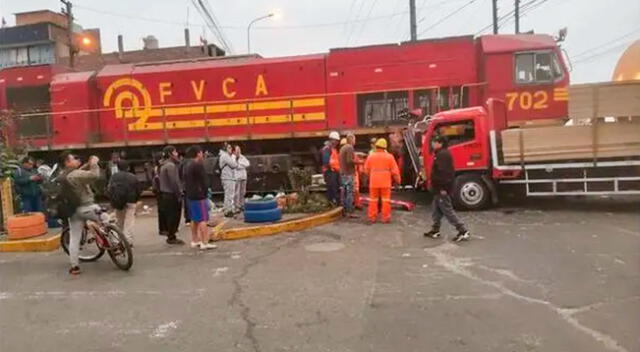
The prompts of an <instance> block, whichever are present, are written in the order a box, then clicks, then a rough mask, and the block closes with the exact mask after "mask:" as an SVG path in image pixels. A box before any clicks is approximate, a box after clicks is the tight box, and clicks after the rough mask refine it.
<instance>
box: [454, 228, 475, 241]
mask: <svg viewBox="0 0 640 352" xmlns="http://www.w3.org/2000/svg"><path fill="white" fill-rule="evenodd" d="M469 238H471V234H470V233H469V231H466V230H465V231H460V232H458V235H456V237H454V238H453V241H454V242H461V241H468V240H469Z"/></svg>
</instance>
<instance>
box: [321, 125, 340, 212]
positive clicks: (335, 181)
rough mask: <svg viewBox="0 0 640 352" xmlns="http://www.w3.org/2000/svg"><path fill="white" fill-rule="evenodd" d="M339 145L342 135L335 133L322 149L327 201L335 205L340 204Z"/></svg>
mask: <svg viewBox="0 0 640 352" xmlns="http://www.w3.org/2000/svg"><path fill="white" fill-rule="evenodd" d="M338 143H340V134H339V133H338V132H336V131H333V132H331V133H330V134H329V141H328V142H327V143H326V145H325V147H324V148H322V173H323V175H324V182H325V184H326V185H327V199H328V200H329V202H331V203H333V205H339V204H340V159H339V157H338Z"/></svg>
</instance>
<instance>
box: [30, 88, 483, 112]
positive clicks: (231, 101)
mask: <svg viewBox="0 0 640 352" xmlns="http://www.w3.org/2000/svg"><path fill="white" fill-rule="evenodd" d="M480 84H481V83H480ZM437 88H440V87H439V86H418V87H404V88H394V89H385V90H362V91H348V92H335V93H317V94H300V95H285V96H271V97H261V98H245V99H226V100H209V101H199V102H198V103H197V104H195V103H193V102H189V103H176V104H160V105H151V106H149V107H148V108H150V109H163V108H170V107H183V106H193V105H198V106H200V105H211V104H223V103H224V104H229V103H250V102H263V101H270V100H274V99H278V100H290V99H302V98H313V97H315V98H317V97H325V98H326V97H334V96H343V95H358V94H370V93H382V92H400V91H410V90H423V89H437ZM115 110H117V108H115V107H113V108H97V109H79V110H67V111H56V112H53V111H52V112H50V113H49V114H50V115H62V114H80V113H91V112H110V111H115ZM31 115H37V114H32V113H26V114H19V115H18V116H24V117H28V116H31Z"/></svg>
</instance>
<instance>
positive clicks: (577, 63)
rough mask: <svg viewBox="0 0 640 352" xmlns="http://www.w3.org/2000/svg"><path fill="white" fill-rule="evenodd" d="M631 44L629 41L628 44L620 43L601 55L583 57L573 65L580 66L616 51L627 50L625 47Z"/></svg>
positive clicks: (600, 53)
mask: <svg viewBox="0 0 640 352" xmlns="http://www.w3.org/2000/svg"><path fill="white" fill-rule="evenodd" d="M629 44H630V42H628V41H627V42H624V43H620V44H618V45H616V46H614V47H611V48H609V49H606V50H604V51H601V52H599V53H595V54H593V55H589V56H584V57H581V58H579V59H577V60H575V61H574V62H573V63H574V64H576V65H580V64H583V63H585V62H589V61H592V60H593V59H595V58H598V57H600V56H602V55H606V54H609V53H612V52H614V51H616V50H620V49H622V48H625V47H627V46H628V45H629Z"/></svg>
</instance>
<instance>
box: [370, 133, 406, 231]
mask: <svg viewBox="0 0 640 352" xmlns="http://www.w3.org/2000/svg"><path fill="white" fill-rule="evenodd" d="M375 146H376V151H375V152H374V153H373V154H371V155H369V157H368V158H367V161H366V162H365V163H364V172H365V173H366V174H367V175H369V198H371V199H370V200H369V214H368V215H369V223H375V222H376V219H377V217H378V202H379V200H380V199H382V222H383V223H389V222H391V185H392V180H393V181H394V182H396V183H400V170H399V169H398V164H397V163H396V160H395V159H394V158H393V155H391V154H390V153H388V152H387V140H386V139H384V138H380V139H378V140H377V141H376V145H375Z"/></svg>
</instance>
